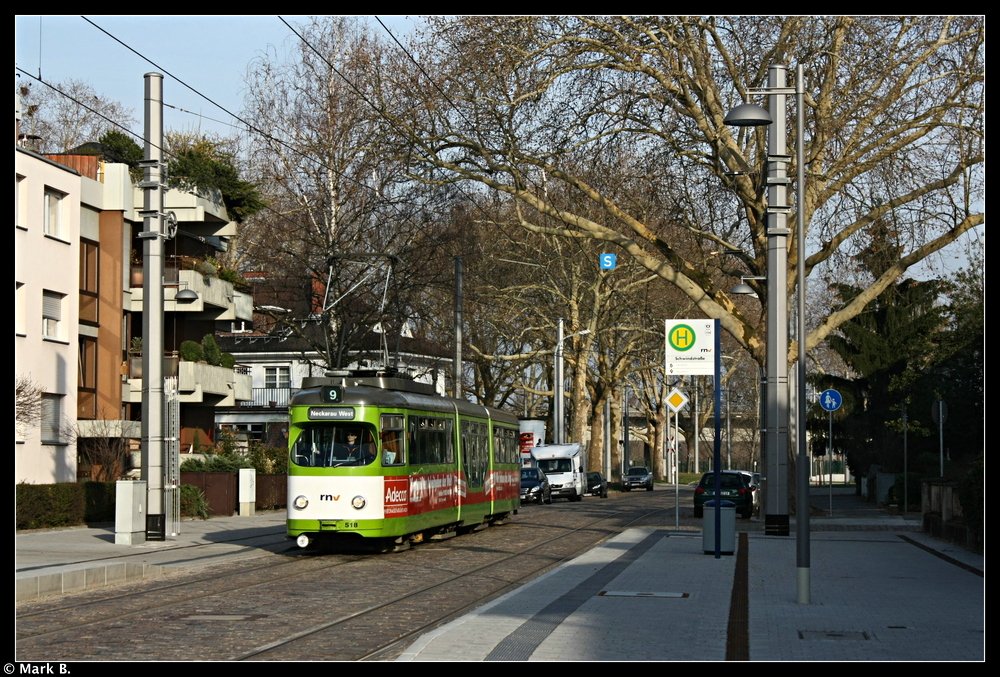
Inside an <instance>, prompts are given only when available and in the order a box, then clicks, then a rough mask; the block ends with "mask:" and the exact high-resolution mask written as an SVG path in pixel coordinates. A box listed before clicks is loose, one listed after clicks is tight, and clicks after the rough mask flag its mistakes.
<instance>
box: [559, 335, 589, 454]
mask: <svg viewBox="0 0 1000 677" xmlns="http://www.w3.org/2000/svg"><path fill="white" fill-rule="evenodd" d="M589 333H590V330H589V329H581V330H580V331H578V332H576V333H573V334H570V335H569V336H563V319H562V318H561V317H560V318H559V333H558V335H557V336H556V373H555V379H554V381H555V388H554V390H555V407H554V411H553V414H552V416H553V421H552V428H553V439H554V440H555V443H556V444H563V443H564V442H565V441H566V439H565V438H566V435H565V432H566V430H565V429H566V418H565V413H564V411H563V386H564V378H563V341H564V340H566V339H568V338H573V337H574V336H583V335H584V334H589Z"/></svg>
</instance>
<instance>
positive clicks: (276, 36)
mask: <svg viewBox="0 0 1000 677" xmlns="http://www.w3.org/2000/svg"><path fill="white" fill-rule="evenodd" d="M379 18H380V19H381V20H382V22H384V23H385V24H386V25H387V26H388V27H389V28H390V30H392V31H393V33H394V34H396V35H397V37H398V36H399V35H401V33H403V32H405V31H406V30H407V29H408V27H409V26H410V25H412V22H411V21H410V20H409V19H408V18H407V17H404V16H380V17H379ZM282 19H284V21H286V22H288V23H289V24H291V25H292V26H295V27H296V28H299V27H301V26H304V25H305V24H306V23H307V22H308V18H307V17H305V16H282V17H281V18H279V17H278V16H276V15H270V16H265V15H258V16H255V15H233V16H223V15H219V16H180V15H169V16H168V15H163V16H156V15H144V16H123V15H115V16H110V15H109V16H101V15H87V16H86V17H85V18H84V17H81V16H78V15H66V16H60V15H43V16H38V15H16V16H15V18H14V60H15V66H16V68H15V84H16V85H20V84H24V83H29V84H31V86H32V87H45V85H44V84H40V83H39V82H38V81H37V78H38V76H39V73H41V78H42V80H44V81H46V82H50V83H52V84H56V83H60V82H65V81H67V80H71V79H72V80H82V81H84V82H87V83H88V84H90V85H91V86H92V87H93V88H94V90H95V91H96V92H97V94H98V95H100V96H102V97H104V98H107V99H111V100H114V101H118V102H120V103H121V104H123V105H124V106H126V107H128V108H131V109H132V113H133V117H134V118H135V120H136V121H137V123H136V124H137V126H136V128H135V129H133V130H132V131H134V132H137V133H141V132H142V118H143V92H144V87H145V83H144V76H145V74H146V73H150V72H159V73H162V74H163V76H164V78H163V101H164V111H163V112H164V121H163V126H164V129H165V130H167V131H202V132H209V133H227V132H228V131H231V128H230V127H229V126H228V125H229V124H230V123H233V122H234V121H233V120H232V117H231V116H230V115H228V114H227V113H226V112H224V111H223V110H220V108H219V107H217V106H216V105H214V104H213V103H210V102H209V101H208V100H206V98H205V97H207V98H208V99H211V100H212V101H214V102H216V103H218V104H220V105H221V106H222V107H224V108H226V109H227V110H229V111H230V112H232V113H235V114H237V115H238V114H239V113H240V111H241V109H242V105H243V93H244V81H245V75H246V71H247V67H248V66H249V65H251V64H252V63H253V61H254V60H255V59H257V58H259V57H261V56H262V55H265V54H267V53H269V52H270V53H271V54H275V53H276V54H279V55H283V54H286V53H288V51H289V50H290V49H292V48H294V47H295V43H296V41H297V40H298V38H297V37H296V36H295V34H294V33H293V32H292V31H291V30H290V29H289V28H288V26H286V25H285V24H284V23H283V22H282ZM371 23H372V25H373V30H375V31H379V32H382V33H384V32H385V30H384V29H383V28H382V26H381V25H379V23H378V22H377V21H375V19H374V18H371ZM95 24H96V27H95ZM98 27H99V28H98ZM102 29H103V31H102ZM109 34H110V35H109ZM112 36H113V37H112ZM384 37H386V38H388V37H389V36H388V34H385V35H384ZM116 39H117V40H116ZM119 41H120V42H119ZM121 43H124V44H125V45H128V47H126V46H124V45H122V44H121ZM129 47H130V48H131V50H130V49H129ZM132 50H134V51H132ZM135 52H138V53H139V54H141V55H142V56H139V55H138V54H136V53H135ZM142 57H145V59H144V58H142ZM146 59H148V61H147V60H146ZM150 62H152V63H150ZM154 64H155V65H154ZM21 71H25V72H21ZM168 73H169V74H170V75H168ZM171 76H173V77H171ZM174 78H176V79H174ZM178 80H181V81H183V82H184V83H186V85H188V86H190V88H191V89H194V90H197V91H198V92H200V93H201V94H202V95H204V96H199V94H196V93H195V92H192V91H191V89H189V88H188V87H186V86H185V85H184V84H181V83H180V82H178ZM170 106H175V107H177V108H180V109H183V110H182V111H178V110H176V109H174V108H171V107H170ZM184 111H189V112H184Z"/></svg>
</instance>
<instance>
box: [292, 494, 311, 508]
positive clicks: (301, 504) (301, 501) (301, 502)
mask: <svg viewBox="0 0 1000 677" xmlns="http://www.w3.org/2000/svg"><path fill="white" fill-rule="evenodd" d="M307 505H309V499H308V498H306V497H305V496H296V497H295V500H294V501H292V507H294V508H295V509H296V510H305V509H306V506H307Z"/></svg>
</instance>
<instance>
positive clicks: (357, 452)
mask: <svg viewBox="0 0 1000 677" xmlns="http://www.w3.org/2000/svg"><path fill="white" fill-rule="evenodd" d="M346 437H347V444H345V445H344V447H343V451H344V452H345V453H346V455H347V459H348V460H350V461H354V463H356V464H357V465H368V464H369V463H371V462H372V461H374V460H375V451H374V445H372V444H371V440H370V438H369V441H368V442H366V443H362V442H360V439H361V436H360V435H359V434H358V433H357V431H354V430H351V431H348V433H347V435H346Z"/></svg>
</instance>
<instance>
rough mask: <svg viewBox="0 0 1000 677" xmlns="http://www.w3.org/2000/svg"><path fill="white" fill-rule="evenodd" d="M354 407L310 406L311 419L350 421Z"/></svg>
mask: <svg viewBox="0 0 1000 677" xmlns="http://www.w3.org/2000/svg"><path fill="white" fill-rule="evenodd" d="M353 418H354V407H309V420H310V421H350V420H352V419H353Z"/></svg>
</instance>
